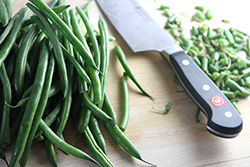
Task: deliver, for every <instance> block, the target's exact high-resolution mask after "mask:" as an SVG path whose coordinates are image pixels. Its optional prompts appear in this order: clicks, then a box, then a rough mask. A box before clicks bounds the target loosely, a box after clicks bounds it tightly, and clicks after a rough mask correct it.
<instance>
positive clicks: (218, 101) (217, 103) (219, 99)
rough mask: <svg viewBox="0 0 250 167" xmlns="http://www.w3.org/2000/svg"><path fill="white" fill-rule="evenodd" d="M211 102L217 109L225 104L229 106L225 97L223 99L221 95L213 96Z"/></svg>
mask: <svg viewBox="0 0 250 167" xmlns="http://www.w3.org/2000/svg"><path fill="white" fill-rule="evenodd" d="M209 100H210V101H211V102H212V103H213V105H214V106H215V107H220V106H223V105H224V104H227V102H226V101H225V100H224V99H223V97H221V95H216V96H213V97H211V98H209Z"/></svg>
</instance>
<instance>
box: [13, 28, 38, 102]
mask: <svg viewBox="0 0 250 167" xmlns="http://www.w3.org/2000/svg"><path fill="white" fill-rule="evenodd" d="M38 31H39V30H38V27H37V26H33V27H32V28H31V29H29V32H28V33H27V35H26V36H25V37H24V39H23V41H22V43H21V46H20V48H19V52H18V55H17V57H16V63H15V71H14V78H13V84H14V88H15V91H16V93H17V97H18V98H19V97H21V95H22V93H23V89H24V77H25V68H26V64H27V57H28V53H29V51H30V48H31V47H32V44H33V41H34V39H35V37H36V36H37V33H38Z"/></svg>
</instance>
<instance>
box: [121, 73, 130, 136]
mask: <svg viewBox="0 0 250 167" xmlns="http://www.w3.org/2000/svg"><path fill="white" fill-rule="evenodd" d="M121 82H122V97H123V106H122V120H121V123H120V125H119V128H120V129H121V131H123V132H124V131H125V130H126V128H127V126H128V122H129V95H128V85H127V81H126V73H125V74H124V76H123V77H122V79H121Z"/></svg>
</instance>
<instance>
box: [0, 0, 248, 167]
mask: <svg viewBox="0 0 250 167" xmlns="http://www.w3.org/2000/svg"><path fill="white" fill-rule="evenodd" d="M46 2H49V1H46ZM67 2H68V4H70V5H71V8H75V6H76V5H78V6H83V5H84V4H86V3H87V2H88V0H67ZM140 2H141V4H142V5H143V6H144V7H145V9H146V10H147V11H148V12H149V13H150V15H151V16H152V17H153V18H154V19H155V20H156V22H157V23H158V24H159V25H160V26H162V27H164V25H165V23H166V21H167V18H166V17H165V16H163V15H162V11H160V10H158V8H159V5H160V4H166V5H168V6H170V7H171V12H173V13H176V14H177V15H178V16H180V17H181V19H182V20H183V21H184V24H186V26H190V25H191V23H190V22H189V21H188V19H187V18H186V17H184V16H183V15H182V14H181V12H182V13H184V14H185V15H187V16H192V15H193V14H194V12H195V10H194V6H197V5H202V6H205V7H206V9H211V11H212V13H213V16H214V18H213V19H212V20H211V21H210V22H206V23H207V24H209V25H211V26H214V27H220V26H224V27H225V28H226V25H224V24H222V23H221V20H222V19H228V20H231V24H230V26H234V27H236V28H238V29H241V30H243V31H245V32H247V33H248V34H250V24H249V16H250V10H249V9H248V4H249V3H248V1H246V0H245V1H243V0H237V1H226V0H203V1H200V0H190V1H186V0H175V1H166V0H157V1H156V2H154V0H140ZM25 3H27V1H26V0H16V1H15V2H14V4H13V12H14V13H15V12H17V11H18V10H19V9H20V8H21V7H23V6H25ZM99 16H101V17H104V15H103V14H102V13H101V11H100V10H99V8H98V6H97V5H96V3H95V1H93V7H92V9H91V12H90V17H91V21H92V24H93V27H94V28H95V29H97V28H98V27H97V21H98V18H99ZM104 18H105V17H104ZM105 20H107V19H106V18H105ZM107 24H108V28H109V33H110V35H112V36H114V37H115V38H116V41H113V42H111V43H110V66H109V70H108V85H107V87H108V94H109V96H110V99H111V102H112V104H113V107H114V109H115V111H116V113H117V118H118V123H119V122H120V120H121V109H122V94H121V80H120V79H121V76H122V74H123V69H122V67H121V65H120V63H119V61H118V59H117V58H116V57H115V54H114V52H113V48H114V46H115V45H120V46H121V47H122V49H123V50H124V52H125V54H126V58H127V61H128V63H129V65H130V66H131V67H132V69H133V70H134V73H135V75H136V78H137V79H138V80H139V82H140V83H141V84H142V86H143V87H144V88H145V90H146V91H147V92H148V93H149V94H151V95H152V96H154V97H155V98H156V100H155V101H152V100H151V99H149V98H148V97H145V96H143V95H142V94H141V93H140V91H139V90H138V89H137V87H136V86H135V85H134V84H133V83H132V82H131V81H128V87H129V97H130V120H129V125H128V128H127V129H126V131H125V132H124V133H125V135H126V136H127V137H128V138H129V139H130V141H131V142H132V143H133V144H134V145H135V146H136V147H137V148H138V150H139V151H140V153H141V155H142V158H143V159H145V160H147V161H149V162H152V163H154V164H157V166H159V167H166V166H170V167H175V166H178V167H180V166H182V167H195V166H197V167H198V166H209V167H214V166H222V167H224V166H225V167H236V166H241V167H242V166H249V164H250V111H249V109H250V103H249V100H250V99H249V98H244V99H241V100H240V102H239V103H238V104H239V107H240V109H241V110H242V118H243V121H244V127H243V130H242V132H241V133H240V134H239V136H237V137H236V138H233V139H223V138H219V137H216V136H214V135H212V134H210V133H209V132H207V130H206V127H205V126H202V125H199V124H197V123H195V122H194V115H195V112H196V108H197V107H196V105H195V104H194V103H193V102H192V100H191V99H190V98H189V96H188V95H187V93H185V92H183V88H182V86H181V85H178V84H176V83H175V82H173V80H172V78H173V76H174V73H173V71H172V69H171V67H170V65H169V64H168V63H167V62H166V61H164V60H163V58H162V57H161V56H160V55H159V53H156V52H145V53H136V54H134V53H133V52H132V51H131V50H130V48H129V47H128V46H127V44H126V43H125V42H124V41H123V39H122V38H121V37H120V36H119V34H118V33H117V32H116V30H115V29H114V28H113V27H112V26H111V24H110V23H109V22H108V20H107ZM192 24H196V23H192ZM128 28H129V27H128ZM83 31H84V30H83ZM168 101H172V102H173V106H172V109H171V110H170V112H169V113H168V114H165V115H163V114H158V113H155V112H153V110H152V107H155V108H158V109H164V108H165V105H166V104H167V102H168ZM201 120H202V121H203V122H206V119H205V118H204V116H201ZM72 124H73V123H72V122H70V121H69V122H68V126H67V128H66V130H65V140H66V141H67V142H68V143H73V142H74V141H75V139H76V138H75V135H76V129H74V127H73V126H72ZM100 125H101V130H102V132H103V135H104V137H105V140H106V143H107V156H108V158H110V160H111V161H112V162H113V163H114V165H115V166H117V167H128V166H130V167H131V166H135V167H144V166H145V167H146V166H148V165H146V164H144V163H142V162H141V161H139V160H137V159H135V158H132V157H131V156H130V155H128V154H126V153H125V152H124V151H123V150H122V149H121V148H120V147H119V146H118V145H117V144H116V143H115V141H114V140H113V139H112V138H111V137H110V135H109V133H108V132H107V130H106V129H105V128H104V127H103V125H102V124H100ZM75 146H76V147H78V148H80V149H82V150H84V151H86V152H88V153H89V151H88V149H87V147H86V145H85V144H84V142H83V139H82V138H81V137H78V138H77V139H76V141H75ZM13 148H14V145H13V146H11V147H10V148H8V149H7V148H6V149H5V150H4V151H6V154H7V159H8V160H9V159H10V157H11V155H12V150H13ZM57 151H58V166H60V167H85V166H86V167H92V166H95V165H94V164H92V163H90V162H88V161H86V160H81V159H78V158H75V157H73V156H71V155H64V154H63V153H62V152H61V151H60V150H58V149H57ZM0 166H1V167H4V166H5V164H4V162H3V161H0ZM34 166H35V167H50V166H52V165H51V164H50V162H49V160H48V157H47V154H46V151H45V147H44V144H43V143H42V142H35V143H33V145H32V149H31V152H30V156H29V160H28V163H27V167H34Z"/></svg>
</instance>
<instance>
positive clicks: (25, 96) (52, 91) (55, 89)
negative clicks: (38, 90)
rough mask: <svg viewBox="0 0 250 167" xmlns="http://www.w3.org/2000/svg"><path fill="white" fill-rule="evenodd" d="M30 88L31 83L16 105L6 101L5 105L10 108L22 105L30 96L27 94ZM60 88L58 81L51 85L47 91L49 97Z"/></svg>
mask: <svg viewBox="0 0 250 167" xmlns="http://www.w3.org/2000/svg"><path fill="white" fill-rule="evenodd" d="M31 90H32V85H31V86H30V87H29V88H28V89H27V90H26V91H25V92H24V94H23V97H22V99H21V100H20V101H18V102H17V104H16V105H14V106H12V105H10V104H8V103H6V105H8V106H9V107H11V108H18V107H24V106H25V105H26V104H27V102H28V100H29V98H30V97H29V95H30V92H31ZM60 90H61V86H60V84H59V82H57V83H56V84H55V85H53V86H51V88H50V91H49V97H52V96H54V95H56V94H57V93H58V92H59V91H60Z"/></svg>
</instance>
